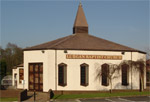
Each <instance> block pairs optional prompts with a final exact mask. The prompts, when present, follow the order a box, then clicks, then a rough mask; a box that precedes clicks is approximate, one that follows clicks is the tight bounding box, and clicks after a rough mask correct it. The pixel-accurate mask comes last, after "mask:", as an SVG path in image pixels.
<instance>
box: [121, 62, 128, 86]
mask: <svg viewBox="0 0 150 102" xmlns="http://www.w3.org/2000/svg"><path fill="white" fill-rule="evenodd" d="M128 84H129V65H127V64H123V65H122V85H128Z"/></svg>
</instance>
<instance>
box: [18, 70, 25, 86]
mask: <svg viewBox="0 0 150 102" xmlns="http://www.w3.org/2000/svg"><path fill="white" fill-rule="evenodd" d="M23 79H24V78H23V69H19V83H21V81H22V80H23Z"/></svg>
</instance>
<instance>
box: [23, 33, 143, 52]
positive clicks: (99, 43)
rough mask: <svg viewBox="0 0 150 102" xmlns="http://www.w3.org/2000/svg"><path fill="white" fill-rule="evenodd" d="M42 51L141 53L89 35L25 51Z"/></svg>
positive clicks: (76, 36) (78, 35) (56, 41)
mask: <svg viewBox="0 0 150 102" xmlns="http://www.w3.org/2000/svg"><path fill="white" fill-rule="evenodd" d="M42 49H43V50H44V49H57V50H98V51H134V52H141V51H138V50H136V49H133V48H130V47H127V46H124V45H120V44H117V43H114V42H111V41H108V40H105V39H102V38H98V37H95V36H92V35H89V34H72V35H70V36H67V37H63V38H60V39H57V40H54V41H50V42H47V43H43V44H40V45H37V46H33V47H30V48H26V49H24V50H25V51H26V50H42Z"/></svg>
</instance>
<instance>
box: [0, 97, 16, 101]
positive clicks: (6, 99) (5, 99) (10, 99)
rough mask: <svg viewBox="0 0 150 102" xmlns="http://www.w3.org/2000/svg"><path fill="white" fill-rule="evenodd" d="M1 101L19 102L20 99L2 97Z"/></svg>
mask: <svg viewBox="0 0 150 102" xmlns="http://www.w3.org/2000/svg"><path fill="white" fill-rule="evenodd" d="M0 101H18V98H17V97H16V98H14V97H13V98H7V97H0Z"/></svg>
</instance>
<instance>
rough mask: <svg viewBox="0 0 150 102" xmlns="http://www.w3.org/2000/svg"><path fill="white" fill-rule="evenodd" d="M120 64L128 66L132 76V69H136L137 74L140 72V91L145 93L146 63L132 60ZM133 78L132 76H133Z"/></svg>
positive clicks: (140, 60)
mask: <svg viewBox="0 0 150 102" xmlns="http://www.w3.org/2000/svg"><path fill="white" fill-rule="evenodd" d="M120 64H128V65H129V66H130V67H129V68H130V69H131V74H132V73H133V72H132V69H135V70H136V71H137V72H139V77H140V88H139V91H143V89H144V68H146V63H145V61H144V60H143V59H139V60H137V61H131V60H124V61H122V62H121V63H120ZM131 78H132V76H131ZM131 87H132V85H131Z"/></svg>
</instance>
